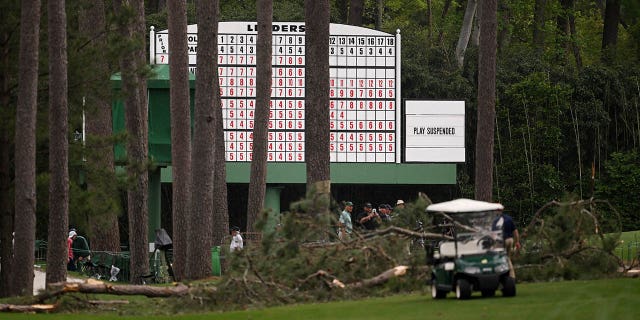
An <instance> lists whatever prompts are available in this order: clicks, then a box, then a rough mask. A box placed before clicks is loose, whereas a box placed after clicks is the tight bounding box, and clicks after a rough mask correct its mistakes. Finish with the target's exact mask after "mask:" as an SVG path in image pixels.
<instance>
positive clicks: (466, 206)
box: [427, 198, 504, 213]
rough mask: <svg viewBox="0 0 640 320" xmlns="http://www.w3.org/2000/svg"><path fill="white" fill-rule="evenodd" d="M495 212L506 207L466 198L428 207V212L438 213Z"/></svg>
mask: <svg viewBox="0 0 640 320" xmlns="http://www.w3.org/2000/svg"><path fill="white" fill-rule="evenodd" d="M493 210H504V207H503V206H502V205H501V204H499V203H491V202H485V201H478V200H471V199H464V198H461V199H456V200H451V201H446V202H440V203H434V204H431V205H429V206H428V207H427V211H432V212H433V211H437V212H445V213H461V212H479V211H493Z"/></svg>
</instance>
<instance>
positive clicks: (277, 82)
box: [150, 22, 401, 163]
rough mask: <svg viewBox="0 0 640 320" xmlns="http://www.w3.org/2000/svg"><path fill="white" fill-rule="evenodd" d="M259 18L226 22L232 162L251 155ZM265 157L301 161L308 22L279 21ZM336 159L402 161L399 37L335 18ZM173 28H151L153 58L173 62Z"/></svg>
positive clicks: (192, 34) (225, 95) (192, 53)
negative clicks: (344, 22) (170, 47)
mask: <svg viewBox="0 0 640 320" xmlns="http://www.w3.org/2000/svg"><path fill="white" fill-rule="evenodd" d="M187 33H188V35H187V37H188V52H189V65H190V66H189V70H190V72H192V73H196V52H197V45H198V35H197V25H190V26H188V30H187ZM256 42H257V24H256V23H254V22H221V23H220V24H219V27H218V74H219V76H220V78H219V84H220V91H221V95H222V109H223V110H222V111H223V113H222V114H223V119H224V130H225V145H226V159H227V161H251V160H252V149H253V126H254V121H253V119H254V115H255V108H256V105H255V97H256V81H257V79H256V68H257V65H256V61H257V57H256ZM272 48H273V54H272V68H273V74H272V83H271V102H270V112H269V133H268V145H267V148H268V150H267V152H268V154H267V159H268V161H271V162H304V161H305V158H304V149H305V138H306V137H305V132H304V131H305V91H306V90H305V89H306V88H305V75H306V72H307V69H306V65H307V61H306V60H305V25H304V23H300V22H274V23H273V40H272ZM327 54H328V55H329V68H330V69H329V72H330V75H329V76H330V88H329V96H330V103H329V105H328V106H327V108H329V116H330V123H329V125H330V150H328V152H329V153H330V158H331V161H332V162H369V163H394V162H398V163H399V162H400V152H398V151H399V150H400V148H399V146H400V137H401V134H400V127H401V124H400V119H401V116H400V115H401V114H400V108H399V107H400V35H399V33H398V34H397V35H391V34H388V33H384V32H380V31H377V30H371V29H367V28H361V27H354V26H347V25H340V24H331V25H330V36H329V48H328V52H327ZM169 59H170V51H169V34H168V30H164V31H159V32H155V31H154V30H153V28H152V30H151V41H150V60H151V64H168V63H169Z"/></svg>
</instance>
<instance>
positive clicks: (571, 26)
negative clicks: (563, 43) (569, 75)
mask: <svg viewBox="0 0 640 320" xmlns="http://www.w3.org/2000/svg"><path fill="white" fill-rule="evenodd" d="M574 4H575V3H572V10H571V14H570V15H569V31H570V33H571V49H572V51H573V57H574V59H575V60H576V66H577V67H578V69H581V68H582V56H581V55H580V46H579V45H578V42H577V41H576V39H577V37H578V34H577V31H576V16H575V14H573V5H574Z"/></svg>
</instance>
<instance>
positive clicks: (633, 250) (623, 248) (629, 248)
mask: <svg viewBox="0 0 640 320" xmlns="http://www.w3.org/2000/svg"><path fill="white" fill-rule="evenodd" d="M638 248H640V241H632V242H624V243H621V244H620V245H618V247H617V248H616V255H617V256H618V257H620V259H622V261H624V262H625V263H631V262H633V260H634V259H636V260H638V258H639V257H638V253H639V252H640V250H638Z"/></svg>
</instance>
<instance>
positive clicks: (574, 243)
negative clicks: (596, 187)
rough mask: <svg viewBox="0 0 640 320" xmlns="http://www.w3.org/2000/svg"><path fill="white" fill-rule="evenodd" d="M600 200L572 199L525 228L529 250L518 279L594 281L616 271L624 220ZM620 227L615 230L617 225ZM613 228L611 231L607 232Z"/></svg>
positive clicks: (518, 260)
mask: <svg viewBox="0 0 640 320" xmlns="http://www.w3.org/2000/svg"><path fill="white" fill-rule="evenodd" d="M611 209H612V208H611V207H610V206H608V205H607V203H604V202H600V201H597V200H589V201H582V200H576V199H575V196H567V197H566V198H565V201H563V202H552V203H549V204H548V205H547V206H545V207H543V208H541V209H540V210H538V212H537V213H536V216H534V217H533V220H532V222H531V223H530V224H529V225H528V226H527V227H526V228H521V229H520V230H521V231H522V238H523V241H522V242H523V243H524V245H523V248H522V251H521V252H520V255H519V256H517V257H516V258H515V259H514V264H516V265H520V266H521V267H519V268H518V267H516V269H517V270H518V274H517V275H518V279H522V280H525V281H528V280H533V281H541V280H548V279H565V280H574V279H593V278H599V277H602V276H606V275H609V274H612V273H614V272H615V271H616V270H617V268H618V267H620V266H621V265H620V263H621V261H620V260H619V259H618V258H617V256H616V255H615V254H614V251H615V248H616V246H617V245H618V241H619V239H620V229H619V227H620V225H619V216H617V215H613V216H612V215H610V214H609V213H608V210H611ZM616 226H617V227H618V228H615V227H616ZM606 229H609V230H613V231H614V232H613V233H607V234H604V232H606V231H605V230H606Z"/></svg>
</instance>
